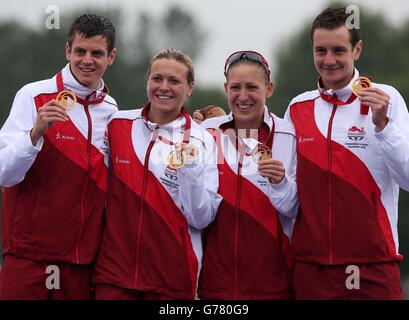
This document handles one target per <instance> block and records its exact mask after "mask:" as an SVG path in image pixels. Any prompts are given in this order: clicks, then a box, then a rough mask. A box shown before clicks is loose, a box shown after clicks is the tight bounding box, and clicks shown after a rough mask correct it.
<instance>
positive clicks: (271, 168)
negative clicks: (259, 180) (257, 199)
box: [258, 159, 285, 184]
mask: <svg viewBox="0 0 409 320" xmlns="http://www.w3.org/2000/svg"><path fill="white" fill-rule="evenodd" d="M258 172H259V173H260V175H261V176H263V177H265V178H268V180H269V181H270V183H274V184H277V183H280V182H281V181H282V180H283V179H284V177H285V168H284V165H283V163H282V162H280V161H278V160H273V159H267V160H261V161H260V162H259V164H258Z"/></svg>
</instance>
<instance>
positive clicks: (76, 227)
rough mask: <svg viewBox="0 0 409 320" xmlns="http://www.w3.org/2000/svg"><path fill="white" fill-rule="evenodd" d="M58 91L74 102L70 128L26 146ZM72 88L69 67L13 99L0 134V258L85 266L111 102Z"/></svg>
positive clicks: (94, 237)
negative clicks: (0, 235) (40, 113)
mask: <svg viewBox="0 0 409 320" xmlns="http://www.w3.org/2000/svg"><path fill="white" fill-rule="evenodd" d="M64 89H67V90H71V91H73V92H74V93H75V94H76V96H77V99H78V102H77V104H76V105H75V107H74V108H73V109H72V110H70V111H68V116H69V121H66V122H54V123H53V125H52V126H50V128H49V129H48V131H47V133H46V135H44V137H42V138H40V139H39V141H38V143H37V145H36V146H33V145H32V143H31V139H30V130H31V129H32V128H33V126H34V123H35V121H36V117H37V110H38V108H40V107H41V106H42V105H44V104H45V103H46V102H48V101H50V100H51V99H55V98H56V96H57V94H58V92H59V91H62V90H64ZM106 91H107V89H106V87H105V86H104V84H103V82H102V81H101V90H97V91H93V90H91V89H88V88H86V87H84V86H83V85H81V84H80V83H78V81H77V80H76V79H75V78H74V77H73V75H72V74H71V71H70V68H69V65H66V66H65V68H63V69H62V71H61V72H60V73H59V74H58V75H56V76H55V77H53V78H52V79H48V80H44V81H39V82H35V83H31V84H28V85H26V86H24V87H23V88H22V89H21V90H20V91H18V93H17V95H16V97H15V99H14V103H13V106H12V108H11V112H10V115H9V117H8V119H7V121H6V122H5V124H4V126H3V128H2V129H1V131H0V185H1V186H3V217H2V218H3V243H4V248H3V251H4V254H12V255H15V256H16V257H20V258H26V259H33V260H40V261H61V262H68V263H75V264H88V263H90V262H92V261H93V260H94V259H95V257H96V254H97V248H98V245H99V243H100V240H101V236H102V222H103V210H104V197H105V192H106V189H107V176H108V173H107V166H106V165H105V163H104V154H103V152H102V146H103V139H104V133H105V130H106V126H107V123H108V119H109V117H110V116H111V115H112V114H113V113H114V112H115V111H116V110H117V107H116V103H115V100H113V99H112V98H111V97H110V96H108V95H107V94H106Z"/></svg>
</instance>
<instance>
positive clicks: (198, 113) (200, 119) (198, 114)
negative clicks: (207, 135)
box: [193, 109, 204, 124]
mask: <svg viewBox="0 0 409 320" xmlns="http://www.w3.org/2000/svg"><path fill="white" fill-rule="evenodd" d="M193 121H194V122H196V123H197V124H201V123H202V122H203V121H204V116H203V114H202V112H201V110H200V109H197V110H195V111H194V112H193Z"/></svg>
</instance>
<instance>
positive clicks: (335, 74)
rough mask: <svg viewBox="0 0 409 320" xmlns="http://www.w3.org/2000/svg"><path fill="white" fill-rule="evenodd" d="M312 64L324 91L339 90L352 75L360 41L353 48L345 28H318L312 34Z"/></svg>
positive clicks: (357, 57) (360, 44)
mask: <svg viewBox="0 0 409 320" xmlns="http://www.w3.org/2000/svg"><path fill="white" fill-rule="evenodd" d="M313 50H314V64H315V68H316V69H317V71H318V73H319V74H320V76H321V80H322V82H323V83H324V88H325V89H341V88H343V87H345V86H346V85H347V84H348V83H349V82H350V81H351V79H352V77H353V75H354V62H355V61H356V60H358V59H359V56H360V54H361V51H362V41H361V40H360V41H358V43H357V44H356V45H355V47H354V48H352V44H351V42H350V34H349V32H348V29H347V28H346V27H345V26H342V27H339V28H336V29H333V30H328V29H324V28H319V29H316V30H315V31H314V34H313Z"/></svg>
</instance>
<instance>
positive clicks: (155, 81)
mask: <svg viewBox="0 0 409 320" xmlns="http://www.w3.org/2000/svg"><path fill="white" fill-rule="evenodd" d="M188 70H189V69H188V67H187V66H186V65H184V64H183V63H181V62H178V61H176V60H174V59H166V58H163V59H157V60H155V61H153V62H152V65H151V68H150V72H149V78H148V85H147V93H148V98H149V101H150V103H151V108H150V110H149V120H151V121H153V122H156V123H158V124H163V123H167V122H170V121H173V120H174V119H176V118H177V117H178V116H179V114H180V109H181V108H182V105H183V102H184V101H185V99H186V98H187V97H188V96H189V95H190V94H191V93H192V91H193V82H190V83H188V80H187V75H188Z"/></svg>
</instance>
